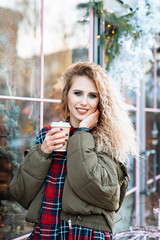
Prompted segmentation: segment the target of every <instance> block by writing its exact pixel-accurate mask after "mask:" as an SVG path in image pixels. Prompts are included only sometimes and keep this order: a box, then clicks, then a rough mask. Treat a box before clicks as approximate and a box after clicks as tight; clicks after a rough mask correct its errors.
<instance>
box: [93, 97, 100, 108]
mask: <svg viewBox="0 0 160 240" xmlns="http://www.w3.org/2000/svg"><path fill="white" fill-rule="evenodd" d="M98 103H99V99H98V100H95V102H94V103H93V107H94V108H96V109H97V107H98Z"/></svg>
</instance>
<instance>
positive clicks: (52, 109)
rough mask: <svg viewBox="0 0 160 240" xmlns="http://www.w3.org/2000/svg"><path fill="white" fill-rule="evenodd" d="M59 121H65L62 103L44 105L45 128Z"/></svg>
mask: <svg viewBox="0 0 160 240" xmlns="http://www.w3.org/2000/svg"><path fill="white" fill-rule="evenodd" d="M57 121H63V118H62V116H61V111H60V103H44V126H46V125H48V124H49V123H50V122H57Z"/></svg>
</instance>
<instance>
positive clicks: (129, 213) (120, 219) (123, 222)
mask: <svg viewBox="0 0 160 240" xmlns="http://www.w3.org/2000/svg"><path fill="white" fill-rule="evenodd" d="M135 225H136V221H135V193H132V194H131V195H129V196H127V197H125V199H124V202H123V204H122V206H121V208H120V210H119V212H118V213H117V218H116V224H115V228H114V234H115V233H118V232H122V231H125V230H128V231H130V226H135Z"/></svg>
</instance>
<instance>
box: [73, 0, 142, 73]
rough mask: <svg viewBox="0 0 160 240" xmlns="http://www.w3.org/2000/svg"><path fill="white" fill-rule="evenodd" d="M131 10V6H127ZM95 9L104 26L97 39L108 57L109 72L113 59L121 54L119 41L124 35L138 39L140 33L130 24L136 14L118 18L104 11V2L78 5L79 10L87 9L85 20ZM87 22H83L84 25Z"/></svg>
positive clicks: (107, 68) (131, 13) (107, 66)
mask: <svg viewBox="0 0 160 240" xmlns="http://www.w3.org/2000/svg"><path fill="white" fill-rule="evenodd" d="M126 7H128V8H129V6H126ZM91 8H93V10H94V13H95V14H96V15H97V17H98V18H99V19H100V21H101V24H102V25H103V27H102V28H103V29H104V30H103V31H102V34H100V35H98V36H97V38H98V39H99V41H100V45H101V46H102V47H103V49H104V52H105V55H106V56H107V64H106V70H109V67H110V64H111V62H112V61H113V59H114V58H115V57H116V56H117V55H118V54H119V52H120V43H119V39H120V37H121V36H122V35H125V36H128V37H129V36H130V35H132V36H133V35H134V38H135V39H136V38H138V37H139V35H140V33H138V32H137V31H136V30H135V29H134V26H132V24H131V23H130V22H131V21H130V20H131V19H132V18H133V17H134V14H135V12H134V11H132V12H130V13H129V14H127V15H124V16H120V17H118V16H116V14H114V13H109V12H107V10H106V9H104V3H103V1H92V2H91V1H89V2H88V3H80V4H78V5H77V9H85V10H86V12H85V14H84V19H86V18H87V17H88V16H89V12H90V9H91ZM84 22H86V20H84V21H83V23H84Z"/></svg>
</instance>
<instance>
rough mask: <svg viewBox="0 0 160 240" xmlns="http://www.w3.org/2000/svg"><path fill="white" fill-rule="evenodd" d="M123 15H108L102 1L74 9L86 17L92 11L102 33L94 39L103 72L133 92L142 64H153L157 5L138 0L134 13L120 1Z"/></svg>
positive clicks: (159, 11)
mask: <svg viewBox="0 0 160 240" xmlns="http://www.w3.org/2000/svg"><path fill="white" fill-rule="evenodd" d="M123 5H124V8H125V9H126V15H123V16H117V15H116V14H115V13H109V12H108V11H107V10H106V9H105V7H104V3H103V1H92V2H89V3H87V4H82V5H81V4H79V5H78V8H79V9H82V8H86V9H87V11H86V16H87V14H88V15H89V10H90V9H91V8H93V10H94V13H95V14H96V15H97V17H98V18H99V19H100V22H101V26H102V29H103V31H102V33H101V34H99V35H97V39H98V41H100V45H101V46H102V47H103V49H104V52H105V55H106V62H105V68H106V70H107V71H108V72H109V74H110V75H111V77H112V79H113V80H115V81H116V85H118V83H119V88H120V87H121V82H122V81H123V83H124V84H125V85H127V86H128V87H129V88H132V89H134V90H135V91H137V89H138V88H139V85H140V82H141V81H142V80H144V74H145V72H146V71H147V69H146V67H145V64H146V63H148V62H150V61H151V62H153V61H154V58H153V48H154V47H157V45H156V41H159V40H160V30H159V27H158V26H160V17H159V16H160V1H159V0H154V1H153V0H147V1H146V0H138V1H137V3H136V6H135V7H134V9H131V8H130V7H129V6H128V5H127V1H126V0H123Z"/></svg>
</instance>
